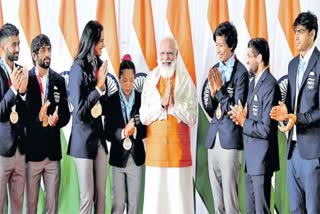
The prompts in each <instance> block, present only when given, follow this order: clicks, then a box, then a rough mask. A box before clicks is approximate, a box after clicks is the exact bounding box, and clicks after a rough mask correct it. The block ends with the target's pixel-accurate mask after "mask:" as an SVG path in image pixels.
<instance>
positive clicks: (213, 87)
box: [208, 67, 217, 97]
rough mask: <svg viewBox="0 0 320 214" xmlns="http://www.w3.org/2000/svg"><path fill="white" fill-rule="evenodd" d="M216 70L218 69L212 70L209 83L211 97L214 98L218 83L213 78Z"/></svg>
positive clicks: (209, 74)
mask: <svg viewBox="0 0 320 214" xmlns="http://www.w3.org/2000/svg"><path fill="white" fill-rule="evenodd" d="M215 69H217V68H216V67H215V68H210V70H209V73H208V83H209V88H210V93H211V97H214V95H215V94H216V92H217V88H216V83H215V81H214V77H213V73H214V70H215Z"/></svg>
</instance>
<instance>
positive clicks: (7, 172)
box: [0, 23, 28, 213]
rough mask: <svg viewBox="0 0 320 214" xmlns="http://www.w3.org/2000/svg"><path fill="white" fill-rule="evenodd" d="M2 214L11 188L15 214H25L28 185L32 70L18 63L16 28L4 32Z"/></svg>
mask: <svg viewBox="0 0 320 214" xmlns="http://www.w3.org/2000/svg"><path fill="white" fill-rule="evenodd" d="M0 46H1V59H0V213H2V212H3V209H4V204H5V200H6V193H7V184H8V187H9V201H10V205H11V207H10V208H11V210H10V212H11V213H22V203H23V192H24V183H25V155H24V153H25V151H24V150H25V144H24V143H25V142H24V137H25V136H24V119H25V112H26V110H25V108H26V102H25V99H26V90H27V85H28V70H27V68H21V66H18V65H17V64H15V63H14V62H15V61H17V60H18V58H19V51H20V40H19V30H18V29H17V28H16V27H15V26H14V25H12V24H8V23H7V24H5V25H3V26H2V28H1V29H0Z"/></svg>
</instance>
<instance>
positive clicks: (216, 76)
mask: <svg viewBox="0 0 320 214" xmlns="http://www.w3.org/2000/svg"><path fill="white" fill-rule="evenodd" d="M213 78H214V82H215V85H216V91H219V90H220V88H221V87H222V77H221V73H220V71H219V69H218V68H216V69H215V70H214V71H213Z"/></svg>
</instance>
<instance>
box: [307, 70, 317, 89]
mask: <svg viewBox="0 0 320 214" xmlns="http://www.w3.org/2000/svg"><path fill="white" fill-rule="evenodd" d="M315 82H316V75H315V73H314V72H313V71H311V72H310V73H309V75H308V79H307V88H308V89H309V90H313V89H314V88H315Z"/></svg>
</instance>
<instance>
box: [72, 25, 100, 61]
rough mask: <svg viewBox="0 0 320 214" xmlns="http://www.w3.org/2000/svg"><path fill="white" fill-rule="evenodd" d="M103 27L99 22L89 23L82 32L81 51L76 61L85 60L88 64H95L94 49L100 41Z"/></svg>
mask: <svg viewBox="0 0 320 214" xmlns="http://www.w3.org/2000/svg"><path fill="white" fill-rule="evenodd" d="M102 31H103V26H102V25H101V24H100V23H99V22H97V21H89V22H88V23H87V24H86V26H85V27H84V30H83V32H82V35H81V38H80V44H79V50H78V53H77V55H76V58H75V60H83V61H84V62H86V63H91V64H92V63H94V62H93V59H95V56H94V48H95V46H96V44H97V43H98V42H99V41H100V37H101V32H102Z"/></svg>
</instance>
